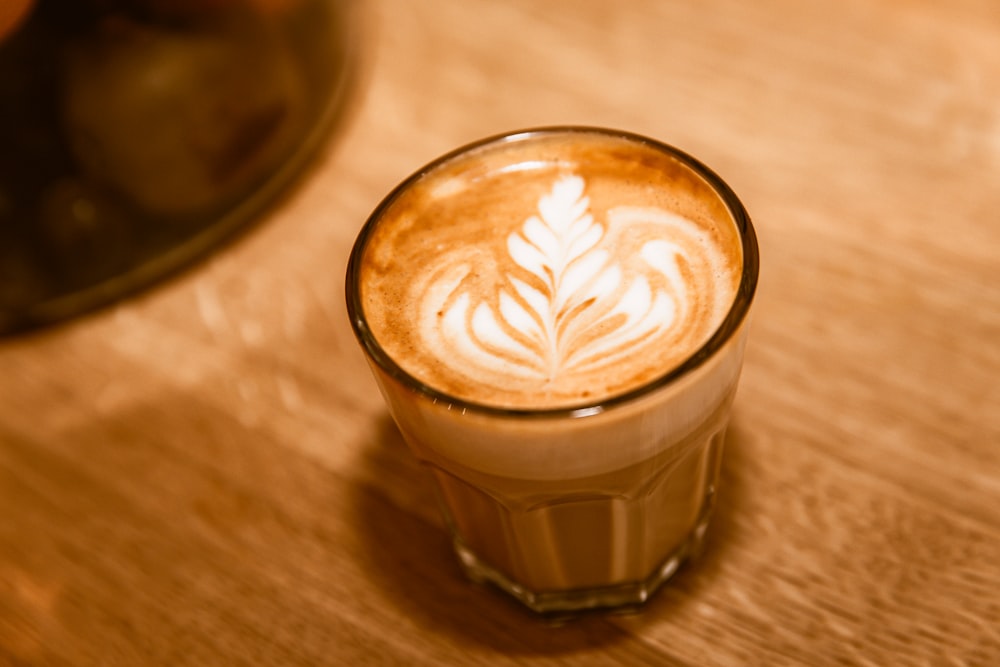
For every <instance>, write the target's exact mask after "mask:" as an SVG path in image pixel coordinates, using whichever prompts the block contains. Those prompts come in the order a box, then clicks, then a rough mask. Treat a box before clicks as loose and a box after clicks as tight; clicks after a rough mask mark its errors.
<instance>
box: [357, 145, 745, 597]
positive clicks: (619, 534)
mask: <svg viewBox="0 0 1000 667" xmlns="http://www.w3.org/2000/svg"><path fill="white" fill-rule="evenodd" d="M577 136H579V137H593V136H599V137H607V138H610V139H613V140H614V141H617V142H620V143H621V144H622V146H623V147H624V149H626V150H627V149H628V148H629V146H636V147H641V149H642V150H643V151H647V152H648V151H652V152H654V153H656V154H657V156H658V159H659V158H662V160H663V165H664V166H663V167H662V169H664V170H667V171H670V174H668V176H669V177H668V178H666V179H665V182H666V183H667V185H662V184H661V185H658V186H657V187H661V188H667V189H669V188H670V187H672V186H671V185H670V183H676V184H677V186H676V189H677V191H676V192H668V193H667V194H669V195H670V196H669V197H668V199H670V200H673V201H676V202H677V207H678V209H679V210H684V211H695V212H697V215H701V216H714V218H715V223H718V224H719V225H722V226H727V227H729V228H731V229H732V230H733V234H734V236H733V238H734V239H736V240H735V245H734V248H735V249H736V252H737V257H736V259H737V261H739V263H740V265H739V267H738V269H737V276H736V281H737V283H736V288H735V292H734V297H733V299H732V300H731V303H729V304H728V307H727V308H726V310H725V312H724V314H723V315H722V317H721V324H719V325H718V326H717V327H716V328H715V329H714V330H713V331H712V332H711V334H710V336H709V337H708V338H707V340H705V341H704V342H703V343H702V344H700V345H698V346H697V347H696V349H694V350H693V351H692V352H691V353H690V354H688V355H687V356H686V357H685V358H684V359H682V360H681V361H680V362H679V363H677V364H676V365H673V366H671V367H669V368H664V369H662V370H661V371H659V372H656V373H654V375H653V376H652V378H651V379H649V380H648V381H645V382H643V383H642V384H640V385H638V386H634V387H631V388H628V389H627V390H625V391H622V392H618V393H614V394H613V395H609V396H605V397H601V398H599V399H598V400H595V401H592V402H586V401H582V402H578V403H575V404H572V405H560V406H557V407H546V406H545V405H539V406H538V407H534V406H529V407H524V406H518V407H510V406H508V405H500V404H490V403H489V402H485V401H476V400H470V399H468V398H467V397H459V396H456V395H453V394H454V393H455V392H451V391H445V390H442V389H441V388H438V387H435V386H432V384H430V383H429V382H427V381H424V380H421V379H418V378H417V377H415V375H414V374H413V373H412V372H411V371H410V370H406V363H405V360H404V359H401V358H399V357H400V356H403V353H400V352H399V351H398V350H397V351H395V352H393V353H392V354H390V353H389V352H388V351H387V350H386V349H385V346H384V345H383V344H382V342H380V340H379V339H378V338H377V336H376V334H374V333H373V331H372V327H371V326H370V324H371V323H370V322H369V319H368V315H367V314H366V307H367V304H366V301H365V298H364V296H363V294H364V291H365V285H364V280H363V278H364V270H363V266H364V264H365V263H366V262H367V261H371V258H369V257H368V254H369V246H370V244H371V240H372V238H373V235H375V234H377V233H378V230H379V228H380V224H382V222H383V220H385V219H386V217H387V216H390V215H392V214H393V211H394V207H398V206H401V205H403V204H401V203H400V202H402V201H404V200H406V198H407V196H408V193H409V192H410V191H411V190H412V189H414V188H419V187H424V186H426V185H427V183H428V182H430V183H431V184H433V183H434V179H436V178H438V177H439V176H438V175H439V174H442V173H445V172H448V170H449V169H452V167H453V166H454V165H455V164H465V163H468V164H469V165H472V167H468V166H465V167H463V168H462V169H458V170H457V171H455V173H457V174H464V173H468V172H469V171H470V169H471V170H472V171H475V170H476V169H483V170H485V171H487V172H488V171H492V170H503V169H514V168H515V167H514V166H512V165H505V164H504V163H503V160H502V158H496V157H495V155H494V154H495V153H497V152H498V151H501V152H502V150H503V149H504V148H505V147H509V146H515V145H516V146H517V147H518V149H519V150H520V151H521V152H520V153H519V154H518V155H519V158H518V160H519V161H518V164H519V165H521V166H524V165H527V164H529V163H531V162H532V160H531V159H527V160H525V155H528V156H529V157H530V156H531V155H532V150H533V147H534V145H535V144H537V145H538V146H539V149H538V150H539V154H540V157H539V160H540V162H539V163H541V162H544V161H545V160H547V159H549V157H545V156H546V155H547V154H546V150H548V148H546V147H547V146H548V145H549V144H551V142H552V141H555V140H558V141H573V140H574V137H577ZM480 154H482V155H483V156H485V157H484V161H483V162H482V163H479V162H478V161H479V158H478V157H477V156H478V155H480ZM491 156H492V157H491ZM470 160H471V162H470ZM491 160H492V162H491ZM463 161H464V162H463ZM518 168H520V167H518ZM658 168H660V167H658ZM484 173H485V172H484ZM454 175H455V174H454V173H449V174H448V175H447V176H442V177H441V188H444V189H447V187H449V186H448V185H447V184H448V183H449V178H451V177H453V176H454ZM470 182H475V179H472V181H470ZM435 187H437V186H435ZM470 187H477V186H475V185H472V186H470ZM432 189H433V188H432ZM407 201H409V200H407ZM407 205H412V202H410V203H407ZM484 215H485V214H484ZM411 237H412V235H411ZM417 268H419V267H414V270H415V271H416V270H417ZM757 273H758V254H757V242H756V238H755V234H754V230H753V227H752V225H751V222H750V219H749V217H748V215H747V213H746V211H745V210H744V207H743V206H742V205H741V203H740V201H739V200H738V199H737V197H736V196H735V194H734V193H733V192H732V191H731V190H730V188H729V187H728V186H727V185H726V184H725V183H724V182H723V181H722V180H721V179H720V178H719V177H718V176H717V175H716V174H715V173H714V172H712V171H711V170H710V169H708V168H707V167H706V166H704V165H703V164H701V163H700V162H699V161H697V160H696V159H694V158H692V157H690V156H688V155H686V154H684V153H683V152H681V151H678V150H677V149H675V148H673V147H671V146H668V145H665V144H662V143H660V142H657V141H653V140H650V139H647V138H644V137H640V136H636V135H632V134H628V133H624V132H617V131H613V130H604V129H595V128H579V127H563V128H542V129H537V130H528V131H523V132H518V133H514V134H509V135H504V136H499V137H492V138H489V139H486V140H483V141H481V142H477V143H475V144H472V145H470V146H466V147H464V148H461V149H459V150H457V151H455V152H452V153H449V154H448V155H445V156H444V157H442V158H440V159H438V160H437V161H435V162H432V163H431V164H430V165H428V166H426V167H425V168H423V169H421V170H419V171H418V172H416V173H415V174H414V175H413V176H411V177H410V178H408V179H407V180H406V181H404V182H403V183H402V184H400V185H399V186H398V187H397V188H396V189H395V190H394V191H393V192H392V193H390V195H389V196H388V197H387V198H386V199H385V200H384V201H383V202H382V203H381V204H380V205H379V207H378V208H377V209H376V210H375V211H374V213H373V214H372V215H371V217H370V218H369V220H368V221H367V223H366V225H365V226H364V228H363V229H362V231H361V233H360V235H359V237H358V240H357V242H356V245H355V247H354V250H353V253H352V255H351V260H350V264H349V267H348V275H347V303H348V310H349V315H350V318H351V322H352V325H353V327H354V331H355V333H356V335H357V337H358V339H359V341H360V343H361V345H362V347H363V349H364V351H365V353H366V355H367V358H368V361H369V364H370V366H371V368H372V370H373V372H374V375H375V378H376V380H377V382H378V385H379V387H380V389H381V391H382V393H383V396H384V398H385V399H386V402H387V404H388V406H389V410H390V412H391V414H392V416H393V418H394V419H395V421H396V423H397V425H398V426H399V428H400V430H401V432H402V434H403V436H404V438H405V439H406V441H407V443H408V444H409V447H410V448H411V450H412V452H413V453H414V454H415V455H416V457H417V458H418V459H419V460H420V461H421V462H422V463H423V464H424V466H425V467H426V470H427V471H428V472H429V473H430V475H431V476H432V477H433V478H434V480H435V481H436V488H437V491H438V494H439V499H440V505H441V508H442V511H443V514H444V517H445V520H446V523H447V526H448V528H449V530H450V532H451V537H452V539H453V543H454V547H455V550H456V552H457V555H458V558H459V561H460V562H461V565H462V567H463V568H464V571H465V572H466V573H467V574H468V576H469V577H470V578H472V579H473V580H478V581H488V582H492V583H493V584H496V585H497V586H499V587H500V588H501V589H503V590H505V591H506V592H508V593H510V594H511V595H513V596H514V597H516V598H517V599H518V600H520V601H521V602H523V603H524V604H526V605H527V606H528V607H530V608H531V609H533V610H535V611H539V612H549V611H566V610H577V609H584V608H591V607H611V606H620V605H634V604H639V603H642V602H644V601H645V600H646V599H647V598H648V596H649V595H650V594H651V593H652V592H653V591H654V590H655V589H656V588H657V587H658V586H659V585H660V584H662V583H663V582H664V581H665V580H667V579H668V578H669V577H670V576H671V575H672V574H673V573H674V572H675V571H676V570H677V568H678V566H679V565H680V564H681V563H682V562H683V561H684V560H685V559H686V558H688V557H689V556H691V555H693V554H695V553H696V552H697V551H698V550H699V547H700V546H701V544H702V541H703V538H704V535H705V530H706V527H707V524H708V521H709V517H710V514H711V512H712V508H713V505H714V502H715V496H716V492H717V485H718V479H719V468H720V461H721V456H722V449H723V435H724V431H725V428H726V424H727V421H728V415H729V409H730V405H731V403H732V400H733V396H734V393H735V391H736V386H737V380H738V377H739V374H740V369H741V365H742V359H743V349H744V344H745V340H746V331H747V327H746V320H747V316H748V312H749V309H750V305H751V301H752V299H753V295H754V291H755V288H756V282H757ZM400 317H406V315H405V313H401V314H400Z"/></svg>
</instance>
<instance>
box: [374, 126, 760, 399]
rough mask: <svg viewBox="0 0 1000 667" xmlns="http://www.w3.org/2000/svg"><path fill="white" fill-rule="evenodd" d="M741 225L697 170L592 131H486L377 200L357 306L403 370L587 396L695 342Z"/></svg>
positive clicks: (721, 311)
mask: <svg viewBox="0 0 1000 667" xmlns="http://www.w3.org/2000/svg"><path fill="white" fill-rule="evenodd" d="M741 268H742V267H741V254H740V242H739V237H738V234H737V231H736V228H735V226H734V224H733V222H732V219H731V217H730V215H729V213H728V211H727V209H726V208H725V207H724V206H723V205H722V202H721V201H720V200H719V199H718V197H717V195H715V194H714V193H713V192H712V191H711V189H710V188H709V187H708V186H707V184H705V183H704V182H703V181H702V180H701V179H700V178H699V177H698V176H697V175H696V174H694V173H693V172H691V171H690V170H689V168H688V167H686V166H685V165H684V164H682V163H681V162H679V161H677V160H676V159H675V158H674V157H673V156H671V155H670V154H668V153H666V152H664V151H661V150H659V149H658V148H656V147H654V146H649V145H646V144H643V143H639V142H635V141H630V140H626V139H622V138H617V137H613V136H607V135H603V134H597V133H581V132H572V133H566V134H556V135H543V136H541V137H540V138H538V137H536V138H534V139H531V140H528V141H514V142H507V143H500V144H494V145H490V146H486V147H484V148H481V149H479V150H478V151H474V152H472V153H468V154H465V155H463V156H461V157H458V158H455V159H453V160H451V161H449V162H445V163H443V164H441V165H439V166H438V167H437V168H435V169H433V170H431V171H430V172H428V173H426V174H425V175H424V176H423V177H421V178H420V179H418V180H417V181H415V182H413V183H411V184H410V186H409V187H408V188H406V189H404V190H403V191H402V193H401V194H399V195H398V196H397V197H396V198H395V199H394V200H392V201H391V202H389V203H388V204H387V206H386V207H384V208H383V210H382V211H381V214H380V217H379V218H378V220H377V222H376V227H375V228H374V230H373V231H372V233H371V234H370V235H369V237H368V241H367V245H366V246H365V248H364V250H363V252H362V254H361V263H360V285H361V288H360V289H361V299H362V307H363V310H364V316H365V318H366V320H367V322H368V326H369V328H370V330H371V332H372V334H373V336H374V338H375V339H376V340H377V341H378V343H379V345H380V346H381V347H382V348H383V349H384V350H385V351H386V353H387V354H388V355H389V356H390V357H392V358H393V359H394V360H395V362H396V363H397V364H399V365H400V366H401V367H402V368H403V369H404V370H406V371H407V372H408V373H409V374H411V375H412V376H413V377H415V378H416V379H418V380H419V381H420V382H422V383H424V384H426V385H428V386H430V387H432V388H435V389H437V390H439V391H442V392H444V393H447V394H450V395H452V396H455V397H457V398H461V399H464V400H467V401H471V402H475V403H481V404H488V405H494V406H498V407H516V408H554V407H568V406H576V405H583V404H588V403H597V402H600V401H602V400H604V399H606V398H608V397H611V396H613V395H616V394H620V393H624V392H627V391H629V390H632V389H635V388H637V387H640V386H642V385H644V384H646V383H649V382H651V381H654V380H655V379H656V378H658V377H660V376H662V375H663V374H665V373H667V372H669V371H670V370H672V369H673V368H675V367H676V366H677V365H679V364H680V363H682V362H683V361H684V360H685V359H687V358H688V357H690V356H691V355H692V354H693V353H694V352H695V351H696V350H697V349H698V348H699V347H701V346H702V345H703V344H704V343H705V342H706V341H707V340H708V339H709V338H710V337H711V335H712V334H713V333H714V331H715V330H716V329H717V328H718V326H719V325H720V323H721V322H722V320H723V319H724V318H725V315H726V313H727V312H728V309H729V307H730V305H731V304H732V301H733V298H734V295H735V291H736V288H737V285H738V283H739V277H740V271H741Z"/></svg>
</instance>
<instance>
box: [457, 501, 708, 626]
mask: <svg viewBox="0 0 1000 667" xmlns="http://www.w3.org/2000/svg"><path fill="white" fill-rule="evenodd" d="M705 510H706V511H705V512H704V513H703V515H702V516H701V517H700V518H699V521H698V523H697V524H696V526H695V528H694V530H692V531H691V534H690V535H689V537H688V539H687V540H685V541H684V542H682V543H681V544H680V545H679V546H678V547H677V549H676V550H674V551H673V552H672V553H671V554H670V555H669V556H668V557H667V558H666V559H664V561H663V563H662V564H661V565H660V566H659V567H657V568H656V569H655V570H654V571H653V573H652V574H651V575H650V576H649V577H647V578H646V579H645V580H642V581H636V582H628V583H623V584H618V585H614V586H604V587H600V588H585V589H570V590H564V591H531V590H528V589H527V588H525V587H524V586H522V585H520V584H518V583H516V582H514V581H512V580H511V579H510V578H509V577H507V576H506V575H504V574H503V573H502V572H499V571H498V570H496V569H495V568H493V567H491V566H490V565H489V564H487V563H485V562H484V561H483V560H482V559H480V558H479V557H478V556H477V555H476V554H475V553H474V552H473V551H472V550H471V549H469V548H468V546H467V545H466V544H465V543H464V542H463V541H462V539H461V538H460V537H457V536H455V537H454V538H453V545H454V548H455V552H456V553H457V554H458V560H459V563H460V564H461V566H462V570H463V572H464V573H465V575H466V576H467V577H468V578H469V579H470V580H472V581H474V582H476V583H489V584H493V585H495V586H497V587H498V588H500V590H502V591H504V592H506V593H508V594H510V595H512V596H514V598H516V599H517V600H519V601H520V602H522V603H523V604H524V605H526V606H527V607H528V608H529V609H531V610H532V611H535V612H538V613H542V614H545V613H553V612H575V611H584V610H588V609H598V608H611V607H619V608H622V607H624V608H628V607H637V606H639V605H642V604H643V603H644V602H646V600H648V599H649V597H650V596H651V595H652V594H653V593H655V592H656V590H657V589H658V588H659V587H660V586H661V585H663V583H664V582H666V581H667V580H668V579H670V578H671V577H672V576H673V575H674V574H675V573H676V572H677V570H678V569H680V566H681V565H682V564H683V563H684V562H685V561H687V560H689V559H692V558H695V557H697V556H698V555H699V554H700V553H701V551H702V548H703V546H704V541H705V533H706V531H707V528H708V522H709V518H710V513H711V505H710V504H709V505H708V506H707V507H706V508H705Z"/></svg>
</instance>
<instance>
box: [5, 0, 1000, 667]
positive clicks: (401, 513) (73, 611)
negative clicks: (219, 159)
mask: <svg viewBox="0 0 1000 667" xmlns="http://www.w3.org/2000/svg"><path fill="white" fill-rule="evenodd" d="M366 9H367V12H366V18H367V21H366V23H365V25H364V30H365V31H366V32H365V40H364V51H363V53H362V54H361V63H360V67H361V72H362V76H361V81H362V83H361V85H360V86H359V89H358V91H357V93H356V95H355V98H354V106H353V107H352V109H351V113H350V114H349V117H348V120H347V122H346V124H345V125H344V126H343V127H341V129H340V131H339V132H338V133H336V134H335V135H334V137H332V138H331V140H330V143H329V146H328V148H327V149H326V151H325V152H324V154H323V155H322V156H321V157H320V158H319V160H318V162H317V164H315V165H314V166H313V168H312V169H311V170H310V171H309V173H308V174H307V175H306V177H305V178H304V179H303V181H302V182H301V183H300V184H299V186H298V187H297V188H296V189H295V190H294V191H293V192H291V193H289V195H288V196H287V197H285V198H284V200H283V201H282V202H280V204H279V205H278V206H277V207H276V208H275V210H273V211H272V212H271V213H270V214H269V216H268V219H267V220H265V221H262V224H261V225H260V226H259V227H258V228H256V229H255V230H254V231H253V232H252V233H250V234H248V235H246V236H245V237H244V238H242V239H240V240H239V241H237V242H235V243H233V244H232V245H231V246H229V247H228V248H226V249H225V250H224V251H223V252H221V253H219V254H217V255H216V256H215V257H213V258H212V259H211V260H210V261H207V262H204V263H202V264H201V265H199V266H197V267H195V268H193V269H192V270H190V271H188V272H186V273H185V274H183V275H182V276H179V277H178V278H176V279H174V280H172V281H170V282H168V283H166V284H164V285H161V286H159V287H158V288H156V289H154V290H152V291H150V292H148V293H146V294H144V295H142V296H140V297H138V298H135V299H132V300H130V301H127V302H125V303H122V304H120V305H118V306H116V307H114V308H110V309H107V310H105V311H102V312H100V313H96V314H94V315H92V316H89V317H85V318H82V319H80V320H77V321H75V322H72V323H69V324H66V325H63V326H60V327H55V328H51V329H48V330H45V331H42V332H38V333H36V334H33V335H30V336H22V337H19V338H15V339H8V340H4V341H0V664H5V665H6V664H9V665H147V664H148V665H173V666H177V665H221V664H225V665H243V664H246V665H270V664H275V665H279V664H280V665H375V664H379V665H381V664H387V665H392V664H400V665H404V664H405V665H413V664H428V665H434V664H441V665H446V664H447V665H451V664H489V665H513V664H531V665H561V664H573V665H578V664H579V665H636V664H656V665H750V664H766V665H777V664H809V665H838V664H859V665H886V664H892V665H984V666H985V665H995V664H1000V382H998V379H1000V342H998V341H1000V283H998V278H997V276H998V275H1000V260H998V250H1000V217H998V216H1000V105H998V104H997V100H998V99H1000V5H997V4H996V3H995V2H993V0H956V1H955V2H949V3H940V2H934V1H932V0H873V1H867V2H862V1H860V0H847V1H846V2H826V1H823V2H813V3H802V2H794V1H792V0H761V1H760V2H755V3H745V2H738V1H736V0H708V1H707V2H699V3H693V2H678V1H673V0H668V1H654V0H633V1H631V2H622V3H607V2H598V1H597V0H588V1H573V2H570V0H552V1H549V2H545V3H537V2H531V1H530V0H511V1H509V2H502V3H501V2H488V1H486V0H477V1H475V2H458V1H456V0H425V1H424V2H406V1H404V0H378V1H376V2H371V3H369V4H368V5H367V6H366ZM551 123H587V124H597V125H605V126H612V127H619V128H623V129H628V130H632V131H636V132H640V133H644V134H648V135H651V136H655V137H657V138H659V139H662V140H664V141H667V142H669V143H673V144H675V145H677V146H679V147H680V148H682V149H684V150H687V151H689V152H691V153H693V154H694V155H697V156H699V157H700V158H702V159H703V160H704V161H705V162H707V163H708V164H710V165H712V166H713V168H715V169H716V170H717V171H718V172H719V173H720V174H721V175H722V176H723V178H725V179H726V180H727V181H728V182H729V183H730V184H731V185H732V186H733V188H734V189H735V190H736V191H737V192H738V193H739V194H740V196H741V197H742V198H743V200H744V201H745V203H746V205H747V207H748V209H749V210H750V212H751V215H752V216H753V218H754V221H755V223H756V226H757V229H758V234H759V237H760V243H761V254H762V274H761V282H760V290H759V297H758V300H757V303H756V304H755V311H754V315H753V326H752V331H751V339H750V345H749V348H748V352H747V361H746V366H745V370H744V374H743V380H742V385H741V389H740V392H739V394H738V396H737V400H736V408H735V414H734V421H733V427H732V429H731V432H730V434H729V436H728V439H727V443H726V446H727V456H726V459H725V462H724V467H723V483H724V486H723V489H722V496H721V502H720V508H719V512H718V515H717V521H716V522H715V524H714V525H713V528H712V530H711V533H710V543H709V548H708V550H707V552H706V554H705V555H704V557H703V558H702V559H701V560H700V561H698V562H697V563H695V564H694V565H692V566H691V567H688V568H686V569H684V570H683V571H682V572H681V574H680V575H679V576H678V577H677V578H676V579H675V580H674V581H673V582H672V583H671V585H670V586H669V587H667V588H666V589H664V590H663V591H661V593H660V594H658V595H657V596H656V597H655V598H654V599H653V600H652V601H651V602H650V603H649V604H648V605H647V606H646V608H645V609H644V610H643V611H642V612H641V613H638V614H631V615H620V614H591V615H587V616H584V617H582V618H579V619H576V620H573V621H570V622H560V623H553V622H551V621H545V620H542V619H538V618H535V617H534V616H532V615H531V614H529V613H528V612H526V611H524V610H522V609H521V608H520V607H518V606H517V605H516V604H514V603H512V602H510V601H508V600H507V599H506V598H504V597H503V596H501V595H499V594H497V593H495V592H494V591H492V590H490V589H487V588H481V587H478V586H474V585H472V584H469V583H467V582H466V581H465V580H463V579H462V577H461V575H460V573H459V570H458V568H457V566H456V564H455V562H454V559H453V557H452V555H451V553H450V551H449V545H448V541H447V538H446V537H445V534H444V532H443V529H442V525H441V521H440V519H439V518H438V516H437V513H436V508H435V505H434V502H433V498H432V494H431V490H430V488H429V487H428V486H427V482H426V480H425V479H424V478H423V477H422V476H421V474H420V470H419V469H418V467H417V465H416V464H415V463H414V462H413V461H412V459H411V457H410V456H409V454H408V452H407V451H406V449H405V447H404V445H403V443H402V441H401V439H400V436H399V434H398V433H397V432H396V430H395V429H394V427H393V426H392V425H391V422H390V421H389V420H388V417H387V416H386V414H385V411H384V409H383V407H382V403H381V399H380V398H379V396H378V393H377V391H376V389H375V387H374V384H373V383H372V381H371V379H370V377H369V374H368V370H367V368H366V366H365V362H364V360H363V357H362V355H361V353H360V350H359V349H358V347H357V345H356V344H355V342H354V340H353V337H352V335H351V332H350V327H349V325H348V322H347V319H346V314H345V309H344V305H343V296H342V290H343V288H342V285H343V274H344V269H345V266H346V259H347V254H348V252H349V249H350V246H351V243H352V242H353V239H354V236H355V234H356V233H357V231H358V229H359V228H360V225H361V224H362V222H363V220H364V218H365V217H366V216H367V214H368V212H369V211H370V210H371V209H372V208H373V207H374V206H375V204H376V203H377V202H378V200H379V199H380V198H381V197H382V196H383V195H384V194H385V193H386V192H388V190H389V189H390V188H391V187H392V186H393V185H394V184H395V183H396V182H398V181H399V180H400V179H402V178H403V177H404V176H406V175H407V174H408V173H409V172H411V171H412V170H414V169H415V168H417V167H419V166H420V165H421V164H423V163H425V162H427V161H428V160H430V159H432V158H434V157H436V156H437V155H438V154H440V153H442V152H444V151H446V150H449V149H451V148H454V147H456V146H457V145H459V144H461V143H464V142H466V141H469V140H473V139H476V138H479V137H481V136H485V135H487V134H492V133H496V132H501V131H507V130H512V129H516V128H521V127H529V126H535V125H542V124H551Z"/></svg>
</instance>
